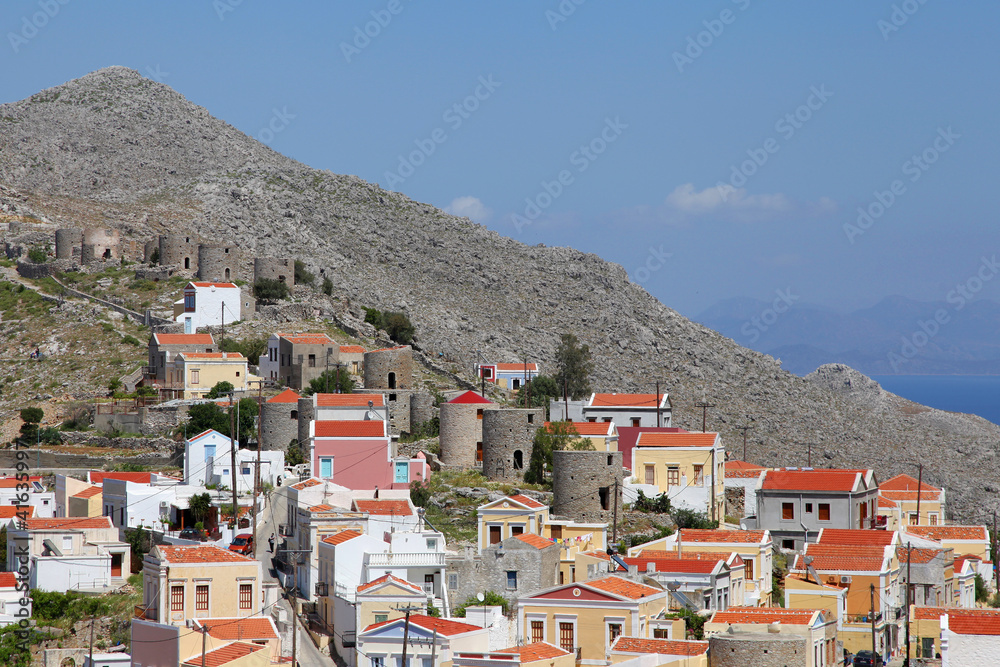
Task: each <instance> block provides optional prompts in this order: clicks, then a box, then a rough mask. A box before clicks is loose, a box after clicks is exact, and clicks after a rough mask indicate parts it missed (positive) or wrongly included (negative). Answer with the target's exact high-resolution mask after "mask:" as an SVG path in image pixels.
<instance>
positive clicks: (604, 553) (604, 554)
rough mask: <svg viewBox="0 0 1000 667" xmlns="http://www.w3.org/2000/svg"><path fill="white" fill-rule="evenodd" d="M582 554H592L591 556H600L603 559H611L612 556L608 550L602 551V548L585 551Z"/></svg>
mask: <svg viewBox="0 0 1000 667" xmlns="http://www.w3.org/2000/svg"><path fill="white" fill-rule="evenodd" d="M580 555H581V556H590V557H591V558H600V559H601V560H606V561H610V560H611V556H609V555H608V552H607V551H601V550H600V549H595V550H593V551H584V552H583V553H582V554H580Z"/></svg>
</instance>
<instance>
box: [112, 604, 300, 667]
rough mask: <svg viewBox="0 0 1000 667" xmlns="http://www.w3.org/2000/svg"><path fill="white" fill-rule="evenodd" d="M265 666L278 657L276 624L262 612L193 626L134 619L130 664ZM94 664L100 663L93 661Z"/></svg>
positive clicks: (157, 666) (147, 666)
mask: <svg viewBox="0 0 1000 667" xmlns="http://www.w3.org/2000/svg"><path fill="white" fill-rule="evenodd" d="M203 654H204V656H205V662H204V664H205V665H213V666H214V667H221V666H222V665H225V667H268V666H269V665H272V664H277V663H278V662H280V660H281V639H280V637H279V635H278V628H277V627H276V626H275V624H274V621H273V620H271V618H270V616H269V615H267V614H265V615H263V616H260V617H251V618H205V619H200V620H195V621H192V627H190V628H188V627H184V626H177V625H168V624H164V623H155V622H151V621H144V620H140V619H134V620H133V621H132V664H133V665H142V667H178V665H181V666H183V667H200V666H201V665H202V655H203ZM95 664H100V663H96V662H95Z"/></svg>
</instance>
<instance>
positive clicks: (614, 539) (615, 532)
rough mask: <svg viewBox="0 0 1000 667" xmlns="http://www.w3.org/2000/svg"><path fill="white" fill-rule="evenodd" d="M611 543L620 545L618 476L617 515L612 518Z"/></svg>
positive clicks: (616, 485)
mask: <svg viewBox="0 0 1000 667" xmlns="http://www.w3.org/2000/svg"><path fill="white" fill-rule="evenodd" d="M612 521H613V523H612V527H611V541H612V542H613V543H615V544H618V475H617V474H616V475H615V514H614V516H613V517H612Z"/></svg>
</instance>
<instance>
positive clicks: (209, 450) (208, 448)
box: [205, 445, 215, 461]
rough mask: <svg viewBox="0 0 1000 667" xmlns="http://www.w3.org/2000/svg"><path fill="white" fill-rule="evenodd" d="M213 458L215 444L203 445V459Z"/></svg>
mask: <svg viewBox="0 0 1000 667" xmlns="http://www.w3.org/2000/svg"><path fill="white" fill-rule="evenodd" d="M211 458H215V445H205V460H206V461H207V460H209V459H211Z"/></svg>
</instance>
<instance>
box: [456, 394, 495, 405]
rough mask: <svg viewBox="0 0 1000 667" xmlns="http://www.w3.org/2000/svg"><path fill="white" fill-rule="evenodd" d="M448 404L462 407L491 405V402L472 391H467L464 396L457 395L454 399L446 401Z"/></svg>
mask: <svg viewBox="0 0 1000 667" xmlns="http://www.w3.org/2000/svg"><path fill="white" fill-rule="evenodd" d="M448 402H449V403H459V404H464V405H471V404H482V405H493V401H491V400H489V399H488V398H483V397H482V396H480V395H479V394H477V393H476V392H474V391H467V392H465V393H464V394H459V395H458V396H456V397H455V398H453V399H451V400H450V401H448Z"/></svg>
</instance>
